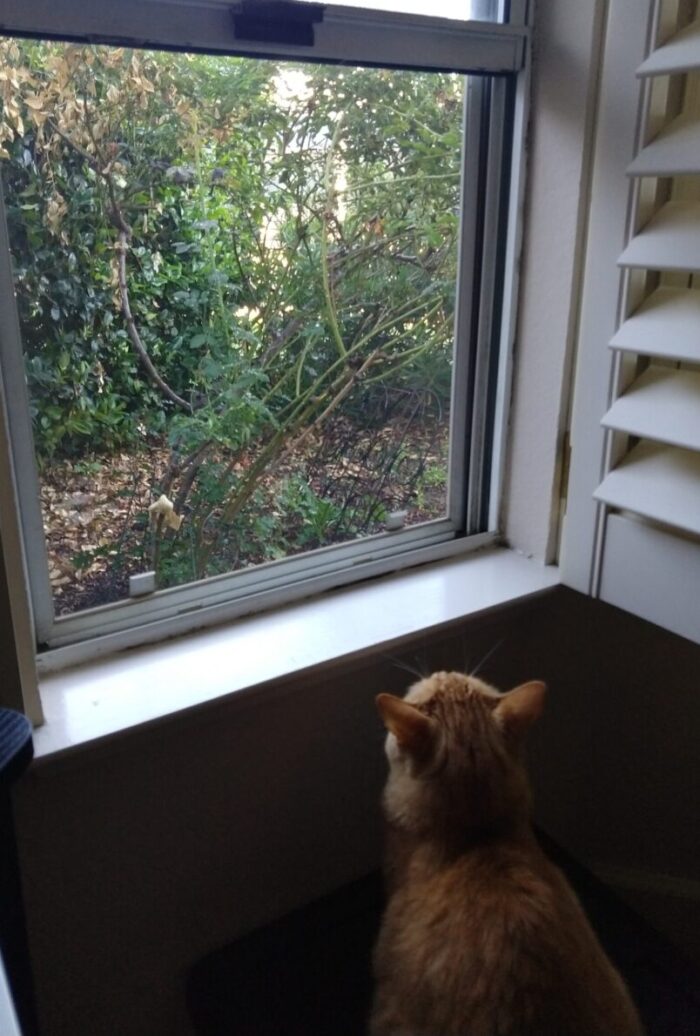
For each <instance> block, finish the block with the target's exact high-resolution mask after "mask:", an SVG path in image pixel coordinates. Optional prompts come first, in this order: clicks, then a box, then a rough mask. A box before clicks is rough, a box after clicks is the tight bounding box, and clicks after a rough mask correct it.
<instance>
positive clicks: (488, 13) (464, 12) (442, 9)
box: [302, 0, 503, 22]
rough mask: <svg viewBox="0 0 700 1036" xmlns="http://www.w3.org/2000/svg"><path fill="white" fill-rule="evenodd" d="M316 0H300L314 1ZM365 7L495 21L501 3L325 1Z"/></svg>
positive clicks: (479, 0) (489, 0) (467, 0)
mask: <svg viewBox="0 0 700 1036" xmlns="http://www.w3.org/2000/svg"><path fill="white" fill-rule="evenodd" d="M314 2H316V0H302V3H314ZM338 5H340V6H347V7H365V8H367V9H368V10H373V11H374V10H376V11H396V12H398V13H400V14H422V15H428V16H432V17H433V18H453V19H454V20H455V21H470V20H472V19H473V20H478V21H484V22H495V21H500V20H501V14H500V10H501V7H502V6H503V4H502V3H501V2H499V0H351V2H350V0H348V3H347V4H340V0H337V3H336V4H334V3H333V2H332V0H331V3H327V4H326V5H325V6H326V7H334V6H338Z"/></svg>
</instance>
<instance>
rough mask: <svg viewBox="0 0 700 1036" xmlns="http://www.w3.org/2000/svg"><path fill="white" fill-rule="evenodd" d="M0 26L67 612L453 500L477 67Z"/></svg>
mask: <svg viewBox="0 0 700 1036" xmlns="http://www.w3.org/2000/svg"><path fill="white" fill-rule="evenodd" d="M0 48H1V53H0V67H1V68H2V69H3V71H2V73H0V75H2V76H3V77H4V78H3V79H2V80H1V81H0V86H2V90H3V93H2V96H3V99H4V108H3V116H2V122H1V123H0V146H1V147H2V152H1V153H2V166H3V183H4V192H5V198H6V206H7V213H8V225H9V233H10V243H11V251H12V255H13V261H14V273H15V286H16V294H17V303H18V308H19V316H20V324H21V332H22V338H23V347H24V351H25V360H26V374H27V380H28V385H29V391H30V397H31V408H32V419H33V427H34V436H35V444H36V451H37V459H38V464H39V469H40V488H41V503H42V508H43V516H44V524H45V531H46V537H47V544H48V551H49V559H50V579H51V585H52V589H53V594H54V601H55V607H56V611H57V613H58V614H69V613H72V612H75V611H79V610H81V609H85V608H89V607H94V606H96V605H100V604H104V603H108V602H112V601H117V600H120V599H123V598H125V597H127V596H128V595H129V593H130V577H131V576H134V575H137V574H139V573H144V572H148V571H151V570H153V571H155V573H156V586H157V588H159V589H162V588H165V587H169V586H176V585H179V584H182V583H187V582H191V581H193V580H198V579H202V578H206V577H208V576H212V575H217V574H221V573H224V572H230V571H234V570H238V569H243V568H247V567H250V566H253V565H256V564H260V563H262V562H267V561H271V560H275V559H278V558H282V557H285V556H288V555H293V554H298V553H301V552H306V551H310V550H313V549H315V548H317V547H321V546H327V545H330V544H335V543H342V542H347V541H351V540H354V539H357V538H359V537H363V536H366V535H369V534H373V533H377V532H381V531H384V530H385V529H387V528H395V527H397V526H398V527H400V526H401V525H402V524H405V525H407V526H409V525H416V524H419V523H422V522H426V521H429V520H432V519H436V518H441V517H444V515H445V513H446V492H447V485H446V481H447V475H446V468H447V452H448V445H449V443H448V440H449V418H450V415H449V406H450V402H449V401H450V392H451V371H452V329H453V308H454V295H455V279H456V253H457V247H456V245H457V232H458V206H459V183H460V172H459V171H460V161H461V156H460V151H461V109H462V100H463V89H464V80H463V78H462V77H459V76H456V75H451V74H431V73H415V72H407V71H387V70H382V69H366V68H339V67H328V66H314V65H311V64H307V65H299V64H290V63H284V62H279V61H262V60H252V59H246V58H222V57H212V56H207V55H187V54H174V53H160V52H153V53H150V52H133V51H128V50H124V49H115V48H107V47H91V48H90V47H84V46H78V45H74V44H58V43H50V44H45V43H37V42H34V41H26V40H24V41H12V40H6V41H3V42H1V43H0ZM133 590H134V588H133V587H132V591H131V592H133Z"/></svg>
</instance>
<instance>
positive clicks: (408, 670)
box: [384, 655, 427, 680]
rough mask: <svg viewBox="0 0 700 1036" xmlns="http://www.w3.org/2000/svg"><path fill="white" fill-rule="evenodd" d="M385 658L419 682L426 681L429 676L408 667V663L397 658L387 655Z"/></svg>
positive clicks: (412, 667) (413, 667)
mask: <svg viewBox="0 0 700 1036" xmlns="http://www.w3.org/2000/svg"><path fill="white" fill-rule="evenodd" d="M384 657H385V658H386V659H387V661H389V662H391V663H392V665H395V666H396V668H397V669H403V671H404V672H405V673H409V675H410V676H415V677H416V678H417V679H418V680H424V679H425V678H426V675H427V674H426V673H421V671H420V670H419V669H416V668H415V666H412V665H408V663H407V662H402V661H401V660H400V659H398V658H395V657H394V656H393V655H385V656H384Z"/></svg>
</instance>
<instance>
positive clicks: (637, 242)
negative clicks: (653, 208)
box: [618, 201, 700, 270]
mask: <svg viewBox="0 0 700 1036" xmlns="http://www.w3.org/2000/svg"><path fill="white" fill-rule="evenodd" d="M618 263H619V265H620V266H628V267H635V268H641V269H647V270H700V204H698V203H696V202H680V201H670V202H667V203H666V205H663V206H662V207H661V208H660V209H659V211H658V212H657V213H656V215H654V216H653V217H652V218H651V219H650V220H649V222H648V223H647V224H646V226H644V227H643V228H642V229H641V230H640V232H639V233H638V234H637V235H636V236H635V237H633V238H632V240H631V241H630V243H629V244H628V246H627V248H626V249H625V250H624V252H623V253H622V255H621V256H620V258H619V259H618Z"/></svg>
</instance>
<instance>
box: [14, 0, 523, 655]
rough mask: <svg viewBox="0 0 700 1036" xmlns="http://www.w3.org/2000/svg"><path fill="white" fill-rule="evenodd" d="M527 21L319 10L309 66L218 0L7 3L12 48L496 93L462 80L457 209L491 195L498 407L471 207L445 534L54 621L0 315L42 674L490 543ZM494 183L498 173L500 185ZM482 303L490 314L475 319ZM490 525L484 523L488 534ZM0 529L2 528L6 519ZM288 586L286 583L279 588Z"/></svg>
mask: <svg viewBox="0 0 700 1036" xmlns="http://www.w3.org/2000/svg"><path fill="white" fill-rule="evenodd" d="M526 14H527V11H526V4H525V3H524V2H523V0H511V6H510V21H509V22H508V23H507V24H496V23H490V22H489V23H479V22H468V23H460V22H455V21H453V20H447V19H438V18H425V17H418V16H406V15H396V14H391V13H388V12H382V11H374V10H363V9H352V8H341V7H327V8H326V13H325V17H324V21H323V23H322V25H319V26H317V27H316V46H315V47H314V48H313V50H310V49H309V48H300V47H291V46H289V45H282V44H280V45H276V44H271V43H265V44H264V45H263V44H255V43H248V42H245V43H244V42H242V41H240V40H238V39H236V38H235V36H234V22H233V19H232V17H231V7H230V5H228V4H223V3H221V2H219V0H189V2H188V0H146V2H139V0H124V2H122V3H120V4H119V5H113V6H109V7H107V6H103V5H102V4H95V5H94V6H91V5H85V4H84V3H82V2H79V0H67V2H65V3H62V4H61V5H53V6H52V5H48V4H45V3H41V2H39V0H37V2H33V0H8V2H7V3H6V5H5V10H4V12H3V15H2V16H1V17H0V30H1V31H2V32H3V33H5V34H8V35H12V34H15V35H22V34H28V35H38V36H45V37H55V38H63V39H66V38H68V39H74V40H85V41H89V42H91V43H99V42H102V43H116V42H118V43H120V44H124V45H130V46H156V45H159V46H165V47H168V46H170V47H178V48H182V49H191V50H198V49H199V50H214V51H219V52H227V53H235V54H249V55H251V56H253V55H256V54H257V55H262V54H264V55H265V56H276V57H287V58H290V59H295V58H296V59H299V58H306V59H311V60H329V61H338V60H343V61H352V62H356V63H362V64H367V63H377V64H383V65H387V64H395V65H396V66H397V67H399V66H400V67H414V68H416V67H420V68H422V69H435V70H438V69H450V70H453V71H460V72H464V73H469V72H478V73H483V74H485V75H489V74H492V75H494V77H495V78H493V79H490V80H488V81H487V80H486V79H480V78H478V77H477V76H472V77H471V78H470V79H469V90H468V98H467V104H466V106H465V108H466V113H467V114H466V118H465V121H466V122H467V123H468V125H469V133H470V137H473V139H474V140H477V139H479V138H482V137H483V136H484V135H486V136H488V141H489V143H488V148H487V154H486V156H485V157H484V156H483V154H482V157H480V156H479V153H478V152H477V149H476V148H474V149H473V150H472V151H469V150H468V149H467V157H466V161H465V163H464V169H463V183H462V196H463V198H465V197H466V196H467V195H468V194H469V193H470V192H471V191H472V190H474V187H473V185H474V182H475V179H474V178H476V177H478V176H481V177H482V178H484V180H483V182H486V184H487V187H488V189H487V194H486V202H485V205H484V214H483V221H484V227H485V228H486V229H485V231H482V238H483V240H485V241H486V242H487V245H486V247H485V248H484V251H483V253H482V254H480V255H479V261H480V262H482V263H483V264H484V267H485V269H486V270H487V272H488V273H489V274H491V273H492V271H493V270H494V269H495V266H494V263H495V260H496V256H495V252H496V249H497V248H498V249H501V250H502V252H501V257H500V262H501V263H502V271H503V290H502V295H501V299H502V307H503V312H504V314H506V317H505V318H504V319H503V321H502V323H501V326H500V342H499V343H498V347H497V356H498V361H497V362H498V367H497V370H496V372H495V384H496V391H495V394H494V395H493V396H492V397H491V406H492V408H493V410H492V413H491V414H490V415H489V416H488V417H487V414H486V407H485V405H481V406H480V405H479V404H480V403H482V402H483V401H484V400H485V399H486V394H485V393H484V392H478V391H475V386H479V385H485V383H486V381H487V380H488V379H489V377H491V378H492V379H493V378H494V372H493V370H491V371H490V372H489V362H487V361H490V360H491V358H492V357H493V356H494V351H493V350H494V348H495V344H494V336H495V335H496V333H497V332H496V329H495V324H494V322H493V312H492V309H491V305H490V302H491V298H492V296H491V295H490V294H489V292H490V288H489V284H488V276H486V277H484V278H483V280H482V282H481V284H482V299H481V300H480V301H481V314H482V315H481V317H480V319H479V321H478V324H476V325H475V323H474V313H473V309H472V306H473V302H474V300H473V298H472V275H471V269H470V264H471V262H472V261H473V259H474V241H475V238H476V231H477V228H476V226H475V222H476V211H475V207H474V206H469V207H468V206H466V205H465V206H463V219H462V227H461V233H460V284H461V287H462V291H461V293H460V298H459V303H458V308H457V317H456V333H455V340H456V342H457V343H458V345H457V347H456V353H455V368H454V374H453V392H458V391H459V385H460V384H461V383H464V382H465V381H467V380H468V379H471V387H472V392H471V394H472V398H473V399H475V400H476V403H477V405H476V406H475V408H474V410H473V412H472V413H471V414H470V417H471V421H472V429H471V431H470V430H469V429H467V427H466V417H467V414H466V409H462V411H461V412H460V409H459V408H458V407H456V406H454V405H453V407H452V411H453V414H454V415H458V416H457V417H456V418H455V419H453V423H452V428H451V443H452V446H451V455H450V462H449V471H450V495H449V500H448V517H447V518H445V519H441V520H438V521H434V522H430V523H426V524H425V525H423V526H420V527H416V528H413V529H409V530H405V531H403V532H401V533H399V534H396V533H383V534H380V535H378V536H372V537H368V538H366V539H363V540H361V541H358V542H356V543H351V544H343V545H339V546H333V547H327V548H323V549H321V550H318V551H315V552H313V553H311V554H308V555H302V556H297V557H292V558H289V559H284V560H282V561H280V562H272V563H269V564H267V565H261V566H257V567H256V568H254V569H250V570H247V571H244V572H238V573H232V574H228V575H223V576H218V577H214V578H211V579H208V580H204V581H202V582H200V583H195V584H189V585H188V586H185V587H177V588H172V589H170V590H165V591H160V592H158V593H157V594H155V595H153V596H152V597H150V598H148V599H146V600H144V599H141V600H137V599H131V600H128V601H124V602H119V603H118V604H114V605H106V606H103V607H101V608H97V609H93V610H90V611H86V612H83V613H77V614H75V615H71V616H66V617H61V618H58V619H55V618H54V615H53V607H52V596H51V588H50V584H49V581H48V564H47V560H46V552H45V543H44V536H43V526H42V519H41V511H40V507H39V502H38V495H37V486H38V482H37V478H36V470H35V461H34V456H33V449H32V445H31V427H30V420H29V410H28V405H27V397H26V386H25V381H24V372H23V365H22V364H21V363H19V362H17V360H18V359H20V358H21V353H20V352H19V328H18V325H17V318H16V312H15V309H14V306H12V305H10V306H7V305H5V306H3V307H1V311H0V345H2V346H3V347H4V348H6V349H7V346H8V345H9V350H8V351H9V354H10V357H11V359H10V362H9V363H8V364H6V367H5V372H4V391H3V396H4V400H5V407H6V410H7V415H8V418H9V423H10V426H11V428H12V440H11V451H12V456H11V458H10V460H11V463H12V468H13V471H14V478H15V480H16V482H17V496H18V498H19V511H20V514H21V521H22V523H23V537H24V563H25V566H26V571H27V574H28V581H29V584H30V586H31V594H32V599H33V605H34V607H33V615H34V623H35V626H36V639H37V641H38V643H39V645H40V646H42V647H43V648H44V649H45V650H43V651H42V653H41V654H40V656H39V659H40V667H41V668H42V669H45V670H50V669H53V668H58V667H61V666H64V665H66V664H72V663H75V662H78V661H84V660H86V659H87V658H90V657H93V656H95V655H98V654H100V655H101V654H104V653H105V652H106V651H112V650H118V649H120V648H123V647H128V646H133V645H135V644H141V643H146V642H153V641H157V640H160V639H161V638H162V637H164V636H172V635H176V634H178V633H183V632H185V631H189V630H192V629H196V628H198V627H202V626H207V625H210V624H212V623H215V622H220V621H223V620H226V619H230V618H233V617H235V616H238V615H242V614H247V613H251V612H255V611H260V610H263V609H266V608H269V607H273V606H278V605H281V604H285V603H288V602H290V601H292V600H295V599H299V598H301V597H305V596H310V595H311V594H315V593H319V592H322V591H324V590H328V589H330V588H333V587H338V586H342V585H345V584H348V583H350V582H356V581H358V580H360V579H365V578H370V577H374V576H376V575H380V574H383V573H386V572H390V571H398V570H400V569H403V568H406V567H409V566H414V565H417V564H421V563H424V562H427V561H432V560H435V559H439V558H444V557H449V556H454V555H457V554H464V553H466V552H468V551H470V550H475V549H478V548H479V547H482V546H484V545H485V544H487V543H490V542H493V541H494V540H495V539H496V537H497V535H498V509H499V499H500V492H499V491H500V484H501V481H502V467H503V465H502V458H503V454H504V448H503V440H504V435H505V428H506V422H507V413H508V397H509V385H510V367H511V365H510V353H511V349H510V346H511V343H512V338H513V335H514V309H515V298H516V290H517V258H518V255H517V252H518V243H519V224H518V218H517V217H518V212H519V204H518V202H519V200H520V198H521V196H522V166H523V161H522V143H523V137H524V131H525V124H526V101H527V97H526V89H525V83H524V76H523V75H522V74H519V73H521V72H522V70H523V68H524V67H526V65H527V46H528V42H529V39H528V36H529V30H528V28H527V25H526ZM416 55H419V58H417V56H416ZM499 77H500V78H499ZM509 84H512V85H509ZM509 89H510V90H512V91H513V92H514V97H513V99H512V102H511V104H512V108H511V111H512V131H511V132H512V136H511V139H512V153H511V156H510V160H509V162H508V163H507V165H508V168H507V173H508V178H507V179H508V181H509V184H510V188H509V191H510V193H509V197H508V199H507V202H506V204H504V198H503V194H504V190H505V187H504V182H505V181H504V177H503V171H504V165H505V163H504V160H503V153H502V148H503V146H504V136H503V133H502V126H503V123H504V113H505V110H506V94H507V91H508V90H509ZM488 91H490V92H491V93H492V94H493V98H492V103H491V105H490V110H489V112H488V124H487V122H486V118H485V115H484V111H485V104H484V99H485V94H486V93H487V92H488ZM484 162H485V165H484ZM494 170H498V171H499V172H498V175H497V176H496V175H495V174H494ZM475 193H476V192H475ZM504 213H505V214H506V216H507V227H506V228H505V229H504V228H502V227H500V224H499V221H500V220H502V219H503V218H504ZM489 229H490V231H491V232H490V233H489ZM12 291H13V289H12V277H11V263H10V258H9V253H8V248H7V240H6V229H5V221H4V213H2V212H0V294H2V295H4V296H5V298H9V296H10V294H11V293H12ZM485 300H486V302H487V303H489V304H487V305H484V301H485ZM459 343H461V344H459ZM12 357H15V359H14V360H12ZM470 365H471V370H470ZM468 372H469V373H468ZM460 417H461V422H460V420H459V418H460ZM487 420H488V421H489V422H491V427H492V429H493V433H492V435H493V449H492V463H493V465H494V468H493V472H492V476H491V479H490V491H489V495H488V498H485V499H480V497H479V495H478V492H477V489H478V487H479V486H480V485H481V484H482V481H481V465H482V463H483V462H484V450H483V429H484V428H485V426H486V422H487ZM468 439H471V457H470V458H469V460H470V462H471V463H470V464H469V470H470V476H469V478H470V486H469V494H468V497H467V498H468V499H469V501H470V506H469V513H467V514H465V513H464V508H463V500H464V499H465V493H464V472H465V468H466V463H465V461H466V460H467V457H466V452H467V441H468ZM460 444H462V445H461V446H460ZM484 515H486V516H487V517H486V521H485V522H484ZM5 520H6V522H7V518H6V519H5ZM480 523H481V525H482V526H483V525H484V524H485V525H486V530H485V531H483V532H480V533H478V534H474V529H475V528H478V526H479V524H480ZM5 538H6V540H7V537H5ZM281 572H283V573H284V579H283V580H282V579H281V578H280V573H281ZM292 579H293V581H292Z"/></svg>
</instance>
